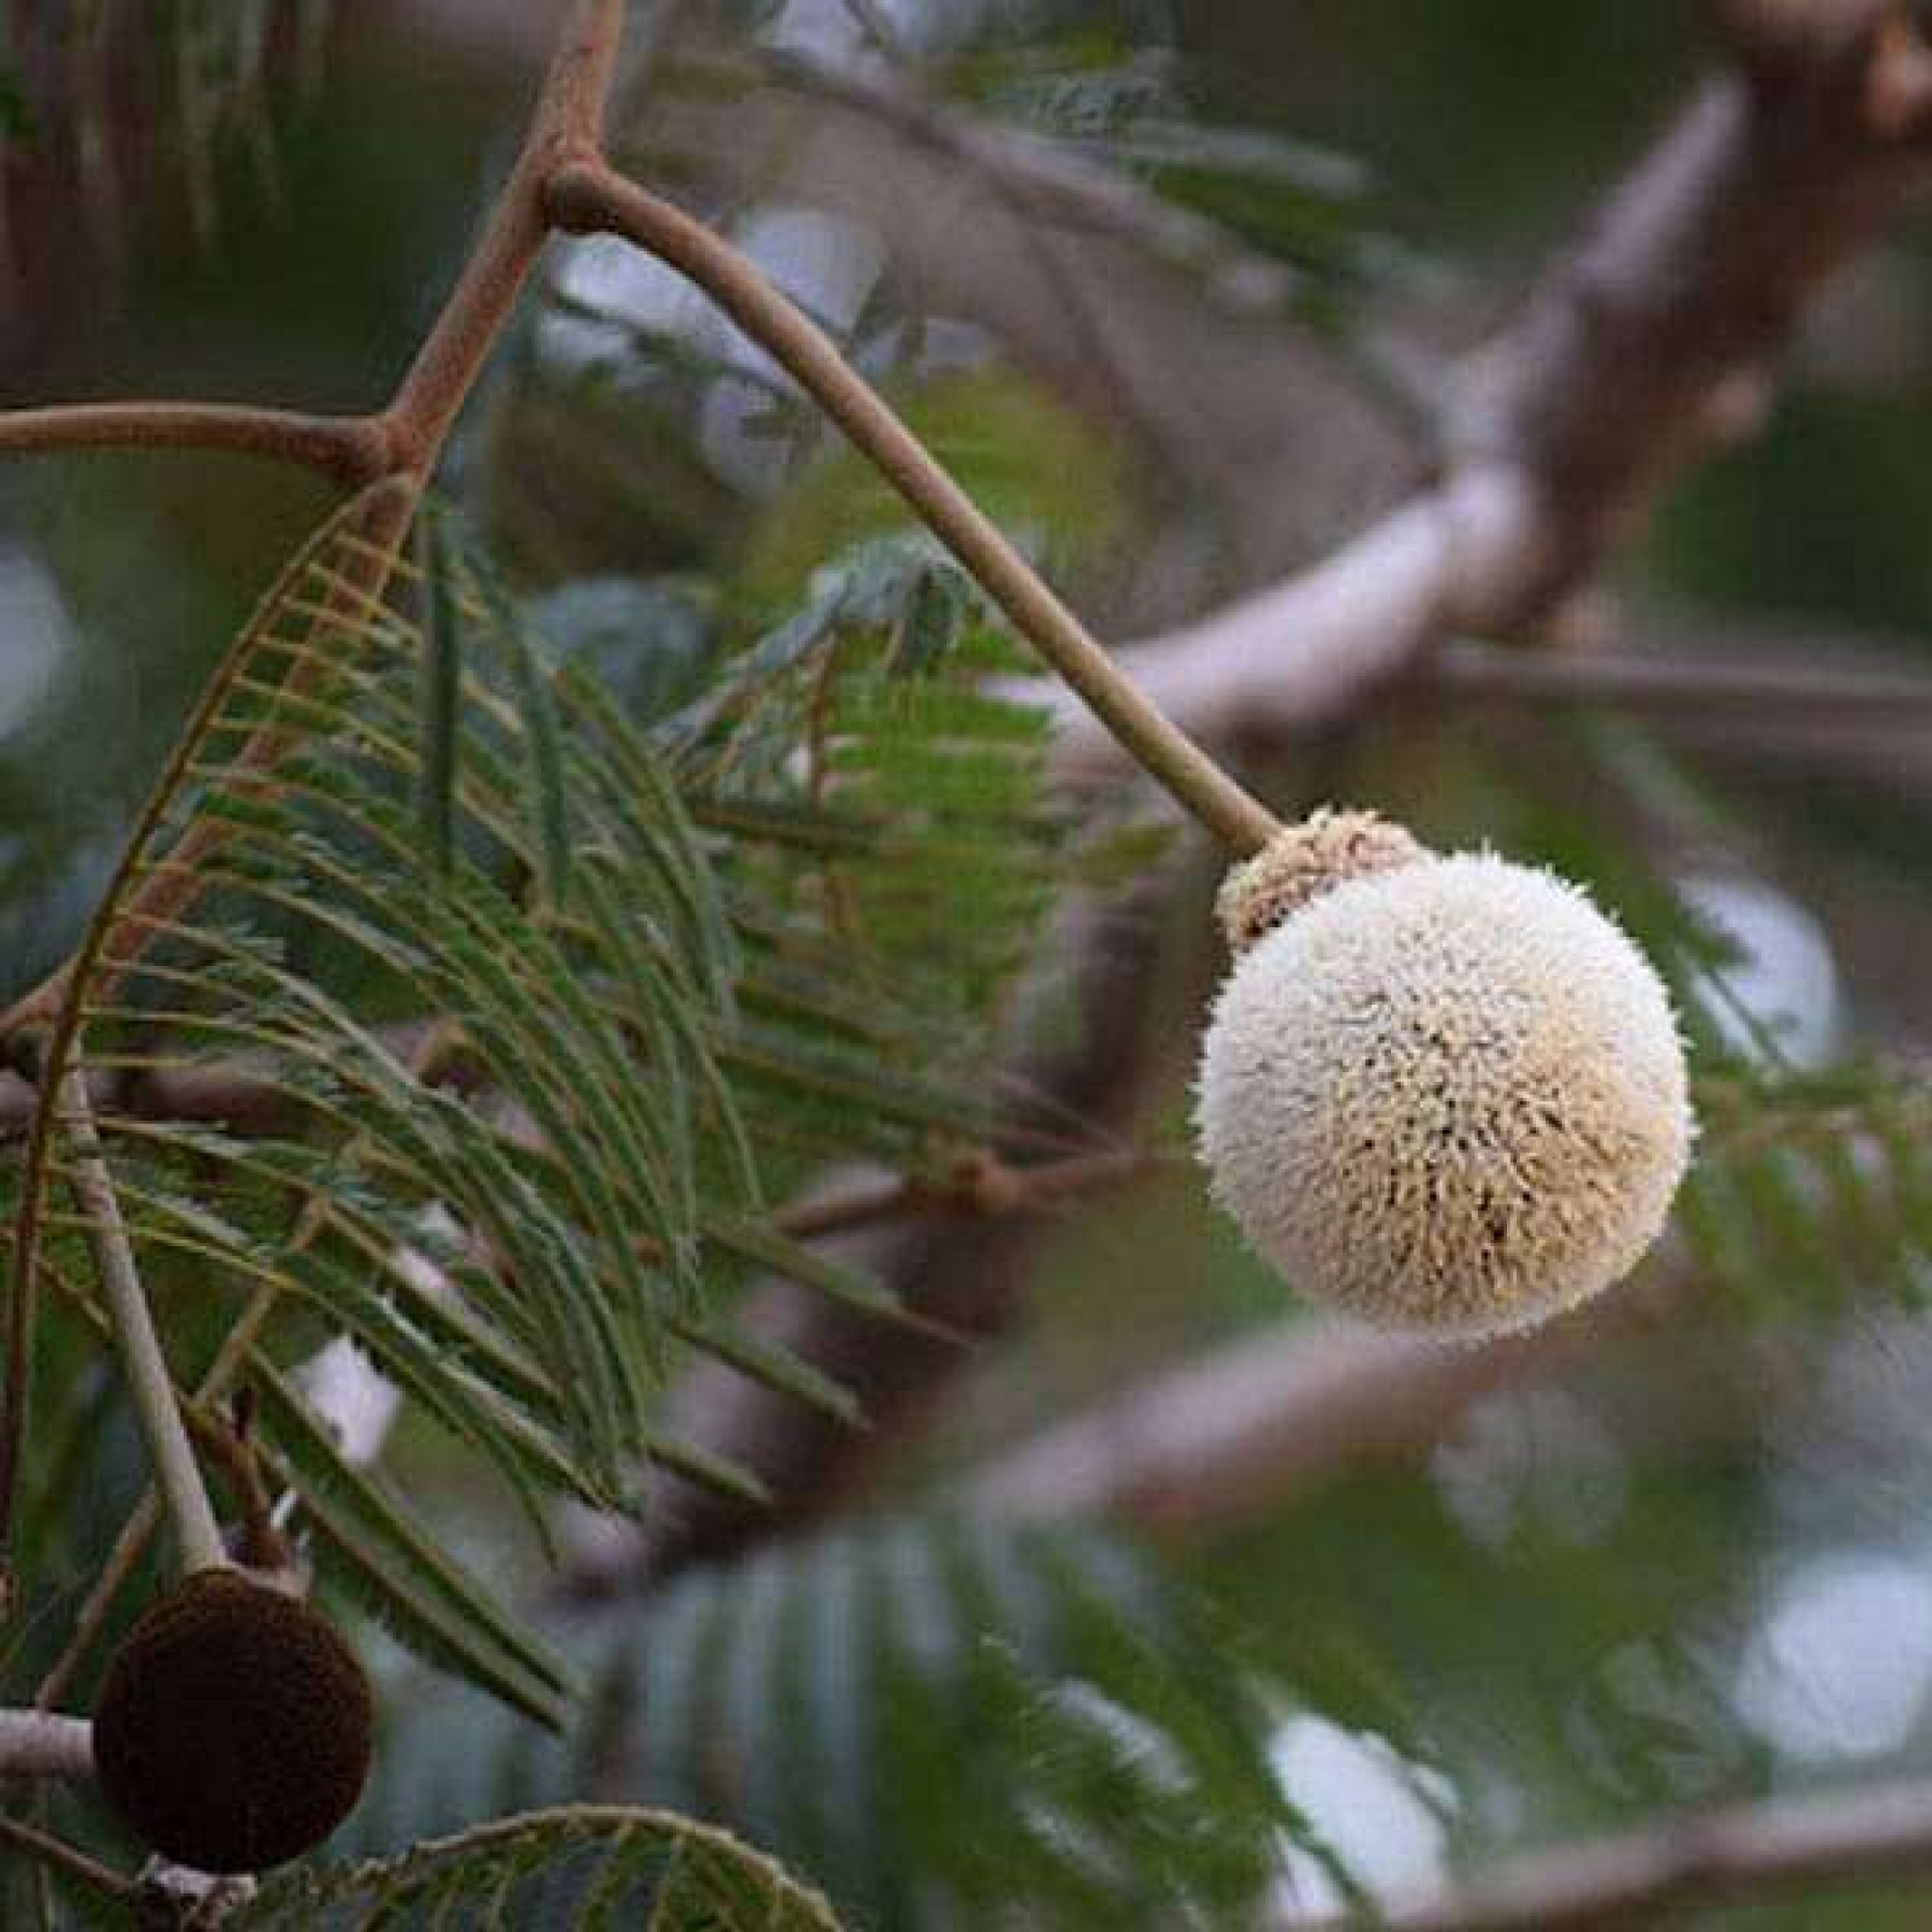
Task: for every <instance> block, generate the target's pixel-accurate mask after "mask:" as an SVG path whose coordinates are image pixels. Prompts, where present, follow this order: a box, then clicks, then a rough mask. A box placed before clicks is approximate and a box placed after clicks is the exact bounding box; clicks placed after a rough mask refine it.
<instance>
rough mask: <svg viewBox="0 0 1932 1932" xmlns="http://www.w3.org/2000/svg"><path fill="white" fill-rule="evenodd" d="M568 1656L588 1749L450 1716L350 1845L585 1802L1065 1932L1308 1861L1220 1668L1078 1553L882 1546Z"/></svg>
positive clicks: (1175, 1614)
mask: <svg viewBox="0 0 1932 1932" xmlns="http://www.w3.org/2000/svg"><path fill="white" fill-rule="evenodd" d="M564 1629H565V1631H566V1632H567V1633H568V1640H569V1641H570V1643H571V1646H572V1649H573V1651H574V1652H575V1653H576V1654H577V1656H578V1657H579V1658H580V1660H581V1661H582V1664H583V1667H584V1668H585V1669H586V1670H587V1671H588V1672H589V1673H590V1675H591V1678H592V1681H593V1683H594V1686H595V1689H594V1693H593V1695H592V1696H591V1697H590V1699H589V1700H588V1701H587V1704H586V1717H585V1720H584V1722H583V1724H582V1725H579V1727H578V1728H577V1729H576V1730H574V1731H573V1732H572V1733H571V1734H570V1735H569V1736H568V1737H567V1738H565V1739H564V1740H562V1741H561V1743H559V1744H558V1745H555V1746H549V1747H546V1749H545V1750H544V1752H543V1753H542V1755H541V1756H540V1757H536V1756H533V1755H532V1753H531V1752H530V1751H529V1750H528V1748H527V1747H526V1746H525V1745H524V1744H523V1742H522V1741H521V1740H520V1738H519V1736H518V1734H517V1731H516V1729H515V1727H514V1726H512V1725H507V1724H506V1723H504V1722H503V1721H502V1719H501V1718H500V1716H498V1715H497V1714H494V1713H489V1712H486V1711H483V1710H481V1709H479V1708H477V1707H476V1706H475V1705H474V1701H472V1702H471V1703H470V1705H469V1706H468V1708H465V1707H460V1706H458V1705H457V1704H456V1703H455V1702H454V1701H453V1700H451V1699H447V1698H446V1699H444V1700H442V1701H441V1702H440V1704H439V1705H438V1706H437V1707H436V1711H437V1716H436V1721H435V1722H434V1723H433V1724H430V1725H426V1726H425V1732H426V1734H425V1735H424V1737H423V1738H422V1740H421V1742H420V1744H419V1743H418V1742H417V1741H416V1740H415V1739H414V1738H411V1737H403V1738H399V1739H398V1740H397V1753H398V1754H397V1755H396V1757H395V1758H393V1759H392V1760H391V1761H389V1762H387V1763H385V1764H384V1765H383V1766H382V1767H381V1768H380V1770H379V1772H378V1777H377V1783H376V1787H375V1789H374V1790H373V1791H372V1793H371V1795H370V1798H369V1801H368V1804H367V1807H366V1808H365V1812H364V1814H363V1815H362V1816H360V1817H358V1819H357V1820H356V1822H355V1823H354V1824H353V1825H352V1826H351V1827H350V1831H351V1833H352V1834H353V1837H354V1840H355V1842H356V1843H357V1844H358V1845H361V1846H364V1847H369V1848H379V1847H380V1846H381V1845H383V1844H384V1843H389V1842H395V1841H396V1840H398V1839H401V1840H406V1839H407V1838H408V1837H410V1836H413V1835H415V1834H418V1833H420V1832H423V1831H439V1830H446V1829H450V1828H452V1827H453V1826H455V1825H457V1824H459V1823H461V1822H462V1821H463V1820H465V1819H466V1818H473V1817H477V1816H481V1815H486V1814H487V1813H488V1812H490V1811H493V1810H495V1809H498V1808H500V1807H501V1806H502V1805H503V1804H505V1803H506V1802H514V1803H545V1802H553V1801H554V1800H555V1799H556V1798H557V1797H559V1796H561V1795H563V1794H567V1793H570V1792H573V1791H582V1790H584V1789H586V1788H594V1789H598V1790H600V1791H604V1792H609V1793H613V1794H616V1795H621V1796H622V1797H624V1798H626V1799H631V1798H634V1799H637V1800H640V1801H643V1802H648V1803H652V1804H660V1805H664V1806H667V1807H670V1808H672V1809H674V1810H676V1811H679V1812H688V1813H691V1814H694V1815H697V1816H701V1817H705V1818H709V1819H713V1820H716V1821H717V1822H718V1823H720V1824H722V1825H724V1826H726V1827H727V1828H728V1829H731V1830H733V1831H735V1832H738V1833H741V1834H743V1835H745V1836H746V1837H748V1838H750V1839H752V1840H754V1841H755V1842H756V1843H758V1844H759V1845H761V1846H763V1847H765V1848H767V1849H769V1850H770V1851H771V1852H772V1853H773V1854H775V1855H776V1856H777V1857H779V1858H780V1859H782V1860H784V1861H785V1863H787V1864H789V1865H790V1866H792V1867H793V1868H794V1869H797V1870H800V1871H804V1872H808V1873H810V1874H811V1875H812V1876H813V1877H814V1879H816V1880H818V1881H820V1882H822V1883H823V1884H824V1885H825V1886H826V1888H827V1890H828V1891H829V1892H830V1893H831V1895H832V1897H833V1898H834V1900H835V1901H836V1902H837V1903H838V1904H839V1906H840V1907H841V1909H842V1910H845V1911H847V1912H848V1913H849V1914H850V1915H851V1916H852V1918H853V1919H854V1920H855V1921H856V1922H858V1923H862V1924H867V1925H874V1926H879V1927H881V1928H886V1927H895V1928H897V1927H916V1926H922V1925H933V1926H944V1925H951V1924H962V1923H964V1924H971V1923H978V1922H981V1920H982V1918H984V1917H987V1916H990V1915H996V1914H998V1913H1000V1912H1022V1913H1024V1914H1025V1915H1026V1917H1027V1922H1028V1923H1038V1924H1042V1925H1051V1926H1054V1927H1067V1928H1077V1927H1084V1926H1095V1927H1101V1926H1110V1925H1120V1924H1136V1925H1139V1924H1155V1923H1190V1922H1198V1923H1203V1924H1220V1923H1234V1922H1238V1919H1239V1916H1240V1910H1239V1908H1241V1907H1242V1906H1244V1905H1251V1904H1252V1903H1253V1901H1254V1900H1255V1899H1257V1898H1258V1897H1259V1896H1260V1895H1261V1892H1262V1890H1263V1888H1264V1887H1265V1886H1266V1884H1267V1882H1268V1878H1269V1874H1270V1872H1271V1870H1272V1868H1273V1863H1274V1860H1275V1858H1276V1856H1277V1849H1278V1844H1279V1842H1280V1840H1281V1838H1282V1837H1283V1835H1287V1836H1289V1837H1292V1838H1294V1839H1296V1840H1298V1841H1302V1842H1306V1840H1307V1833H1306V1830H1305V1828H1304V1827H1303V1826H1302V1825H1301V1823H1300V1821H1299V1820H1298V1819H1297V1817H1296V1816H1295V1814H1294V1812H1293V1811H1292V1809H1291V1808H1290V1807H1289V1806H1288V1805H1287V1804H1286V1803H1285V1802H1284V1800H1283V1799H1282V1797H1281V1794H1280V1791H1279V1789H1278V1787H1277V1784H1276V1781H1275V1779H1274V1776H1273V1773H1272V1771H1271V1769H1270V1767H1269V1764H1268V1760H1267V1756H1266V1750H1265V1738H1266V1734H1267V1718H1266V1713H1265V1711H1264V1710H1263V1708H1262V1706H1261V1705H1260V1703H1259V1702H1258V1701H1257V1700H1256V1699H1255V1697H1254V1696H1253V1695H1252V1693H1251V1692H1250V1691H1249V1689H1248V1688H1247V1687H1246V1685H1245V1684H1244V1682H1243V1681H1242V1679H1241V1677H1240V1675H1239V1672H1238V1670H1237V1668H1236V1667H1235V1665H1234V1664H1233V1663H1231V1662H1230V1661H1229V1659H1228V1657H1227V1654H1226V1651H1225V1648H1224V1647H1223V1646H1222V1645H1221V1644H1220V1643H1219V1642H1218V1641H1217V1640H1216V1637H1215V1635H1214V1633H1213V1632H1212V1631H1211V1630H1210V1629H1209V1628H1207V1627H1206V1626H1205V1625H1204V1624H1203V1623H1202V1622H1201V1621H1200V1620H1199V1619H1198V1618H1197V1616H1196V1614H1195V1612H1194V1610H1193V1609H1192V1608H1191V1607H1190V1606H1189V1605H1187V1604H1186V1603H1184V1602H1183V1601H1182V1600H1181V1599H1179V1598H1178V1597H1177V1596H1176V1595H1175V1594H1174V1592H1173V1590H1172V1589H1171V1588H1170V1587H1169V1586H1168V1585H1166V1584H1165V1583H1164V1582H1163V1581H1162V1580H1161V1579H1160V1578H1159V1577H1157V1576H1156V1575H1155V1573H1154V1572H1153V1571H1152V1570H1150V1569H1149V1568H1148V1567H1147V1566H1146V1565H1145V1564H1144V1563H1143V1562H1142V1561H1141V1560H1140V1559H1139V1558H1138V1557H1137V1556H1135V1555H1134V1554H1132V1553H1131V1552H1130V1551H1128V1550H1127V1549H1126V1548H1125V1547H1124V1546H1122V1545H1121V1544H1119V1543H1117V1542H1115V1541H1112V1540H1110V1539H1109V1538H1108V1537H1106V1536H1105V1535H1102V1534H1100V1533H1097V1532H1095V1531H1092V1530H1089V1529H1086V1528H1083V1527H1079V1526H1074V1525H1067V1524H1051V1525H1048V1524H1034V1525H1028V1524H1015V1523H1005V1522H997V1521H980V1520H974V1519H959V1518H952V1517H945V1516H932V1517H907V1518H903V1519H898V1520H886V1521H880V1522H876V1523H872V1524H867V1525H861V1526H859V1527H858V1528H856V1529H850V1530H845V1531H836V1532H832V1533H829V1534H826V1535H823V1536H820V1537H817V1538H814V1539H809V1540H805V1541H802V1542H797V1543H792V1544H787V1545H784V1546H780V1547H775V1548H770V1549H766V1550H763V1551H760V1552H759V1553H758V1554H756V1555H754V1556H752V1557H750V1558H749V1559H747V1560H745V1561H743V1562H741V1563H739V1564H736V1565H733V1566H731V1567H730V1568H725V1569H706V1570H698V1571H693V1572H690V1573H688V1574H686V1575H684V1576H681V1577H680V1578H678V1579H677V1580H676V1581H675V1582H674V1583H672V1584H670V1585H669V1586H667V1587H665V1588H664V1589H663V1590H661V1591H660V1592H658V1593H657V1594H656V1595H655V1596H653V1597H650V1598H647V1599H645V1601H644V1602H643V1603H642V1604H635V1603H626V1604H625V1605H624V1606H623V1608H622V1609H621V1612H617V1613H612V1614H610V1615H607V1616H605V1617H602V1618H582V1617H580V1618H578V1619H576V1620H574V1621H573V1622H572V1623H570V1624H567V1625H565V1626H564ZM452 1726H454V1729H452ZM427 1733H433V1736H432V1735H430V1734H427ZM453 1736H456V1737H460V1739H461V1748H460V1749H455V1748H453V1747H452V1744H451V1739H452V1737H453ZM456 1760H460V1763H459V1762H457V1761H456ZM1311 1849H1313V1850H1314V1853H1315V1856H1317V1857H1320V1856H1321V1854H1320V1852H1319V1849H1318V1848H1311ZM1190 1913H1191V1914H1193V1915H1194V1916H1193V1917H1192V1918H1189V1917H1188V1916H1187V1915H1188V1914H1190Z"/></svg>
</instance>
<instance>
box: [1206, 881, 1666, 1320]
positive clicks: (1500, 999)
mask: <svg viewBox="0 0 1932 1932" xmlns="http://www.w3.org/2000/svg"><path fill="white" fill-rule="evenodd" d="M1687 1085H1688V1083H1687V1078H1686V1073H1685V1066H1684V1053H1683V1046H1682V1042H1681V1041H1680V1039H1679V1037H1678V1033H1677V1028H1676V1024H1675V1022H1674V1020H1673V1017H1672V1014H1671V1008H1670V1002H1669V999H1668V996H1667V995H1666V994H1665V991H1664V988H1663V985H1662V983H1661V982H1660V981H1659V980H1658V978H1657V975H1656V973H1655V972H1654V971H1653V970H1652V968H1651V966H1650V965H1649V963H1648V961H1646V960H1645V958H1644V957H1643V955H1642V953H1640V952H1639V951H1638V949H1637V948H1636V946H1635V945H1634V944H1633V943H1632V942H1631V941H1630V940H1629V938H1627V937H1626V936H1625V934H1624V933H1623V932H1622V931H1621V930H1620V929H1619V928H1618V927H1617V926H1615V925H1614V924H1613V923H1612V922H1611V921H1610V920H1609V919H1608V918H1606V917H1605V916H1604V915H1603V914H1602V913H1601V912H1599V911H1598V910H1597V909H1596V908H1595V907H1594V906H1593V905H1592V904H1591V903H1590V901H1589V900H1588V898H1587V897H1585V895H1584V894H1583V893H1582V892H1581V891H1580V890H1579V889H1577V888H1576V887H1574V886H1571V885H1568V884H1566V883H1565V882H1564V881H1562V880H1560V879H1558V878H1556V877H1555V876H1554V875H1553V874H1550V873H1546V872H1538V871H1533V870H1531V869H1529V868H1526V867H1523V866H1516V865H1511V864H1509V863H1507V862H1506V861H1504V860H1501V859H1497V858H1493V857H1488V856H1473V855H1466V856H1459V857H1454V858H1447V859H1429V858H1423V859H1421V860H1420V861H1419V862H1417V863H1412V864H1409V865H1406V866H1403V867H1401V868H1399V869H1397V870H1392V871H1382V872H1379V873H1375V874H1373V875H1372V876H1365V877H1358V878H1355V879H1353V880H1350V881H1347V882H1345V883H1343V884H1341V885H1338V886H1336V887H1334V888H1333V889H1332V890H1330V891H1328V892H1326V893H1324V894H1322V895H1321V897H1319V898H1317V899H1315V900H1313V901H1312V902H1309V903H1305V904H1304V905H1303V906H1302V907H1301V909H1299V910H1297V911H1295V912H1293V913H1291V914H1290V915H1289V916H1288V917H1287V918H1286V919H1285V920H1284V921H1283V922H1282V923H1281V924H1280V925H1278V926H1277V927H1276V928H1275V929H1274V930H1273V931H1270V932H1267V933H1265V934H1264V936H1263V937H1261V938H1260V939H1259V940H1258V941H1257V942H1256V943H1255V944H1254V945H1253V946H1252V947H1251V948H1250V949H1249V950H1248V951H1247V952H1246V953H1244V954H1243V955H1242V956H1241V957H1240V958H1239V959H1238V960H1237V962H1236V964H1235V968H1234V971H1233V972H1232V974H1231V975H1230V976H1229V979H1228V981H1227V984H1226V985H1225V986H1224V987H1223V989H1222V991H1221V995H1220V998H1219V1001H1218V1002H1217V1005H1216V1007H1215V1011H1214V1016H1213V1020H1212V1023H1211V1025H1210V1026H1209V1029H1208V1032H1207V1036H1206V1039H1205V1042H1204V1045H1203V1052H1202V1060H1201V1070H1200V1080H1199V1093H1198V1101H1197V1109H1196V1117H1197V1124H1198V1128H1199V1134H1200V1146H1201V1152H1202V1155H1203V1157H1204V1158H1205V1160H1206V1163H1207V1166H1208V1169H1209V1171H1210V1173H1211V1174H1212V1177H1213V1185H1214V1191H1215V1194H1216V1196H1217V1197H1218V1198H1219V1199H1220V1201H1221V1203H1222V1204H1223V1205H1224V1206H1225V1207H1226V1208H1227V1209H1228V1210H1229V1212H1230V1213H1232V1214H1233V1216H1234V1217H1235V1219H1236V1220H1237V1221H1238V1222H1239V1223H1240V1224H1241V1226H1242V1228H1243V1230H1244V1231H1245V1232H1246V1234H1247V1236H1248V1238H1249V1240H1250V1241H1251V1242H1252V1243H1253V1244H1254V1246H1255V1247H1256V1248H1257V1249H1258V1250H1260V1252H1261V1253H1262V1254H1264V1255H1265V1256H1266V1257H1267V1258H1268V1259H1269V1260H1270V1261H1272V1262H1273V1263H1274V1264H1275V1266H1276V1267H1278V1268H1279V1269H1280V1270H1281V1271H1282V1273H1283V1274H1284V1275H1285V1276H1286V1277H1287V1278H1288V1280H1289V1281H1290V1282H1292V1283H1293V1284H1294V1285H1295V1286H1296V1287H1298V1288H1300V1289H1302V1290H1303V1291H1305V1292H1306V1293H1307V1294H1309V1295H1311V1296H1313V1297H1315V1298H1316V1299H1318V1300H1320V1301H1323V1302H1327V1303H1330V1304H1332V1305H1333V1306H1335V1307H1338V1308H1340V1309H1342V1310H1344V1311H1347V1312H1349V1313H1351V1314H1354V1315H1357V1316H1359V1317H1361V1318H1362V1319H1365V1320H1368V1321H1371V1322H1374V1323H1377V1324H1378V1325H1381V1326H1385V1327H1394V1328H1406V1329H1412V1330H1420V1331H1424V1332H1428V1333H1431V1334H1436V1335H1441V1336H1449V1337H1467V1338H1473V1337H1478V1336H1484V1335H1493V1334H1499V1333H1502V1332H1505V1331H1507V1330H1510V1329H1515V1328H1522V1327H1527V1326H1529V1325H1531V1324H1533V1323H1535V1322H1537V1321H1541V1320H1543V1319H1545V1318H1546V1317H1548V1316H1550V1315H1553V1314H1556V1313H1558V1312H1559V1311H1563V1310H1565V1309H1569V1308H1572V1307H1574V1306H1576V1305H1577V1304H1578V1303H1580V1302H1583V1301H1586V1300H1587V1299H1588V1298H1589V1297H1590V1296H1592V1295H1595V1294H1596V1293H1598V1291H1600V1290H1601V1289H1603V1288H1606V1287H1607V1286H1609V1284H1610V1283H1612V1282H1614V1281H1616V1280H1618V1279H1619V1278H1620V1277H1621V1276H1622V1275H1624V1274H1625V1273H1627V1272H1628V1271H1629V1269H1630V1268H1631V1267H1632V1266H1633V1265H1634V1264H1635V1262H1636V1261H1637V1259H1638V1258H1639V1257H1640V1256H1641V1255H1642V1254H1643V1252H1644V1250H1645V1249H1646V1248H1647V1247H1648V1246H1649V1245H1650V1243H1651V1242H1652V1241H1653V1240H1654V1239H1655V1238H1656V1236H1657V1234H1658V1232H1659V1231H1660V1229H1661V1228H1662V1226H1663V1222H1664V1217H1665V1215H1666V1213H1667V1212H1668V1210H1669V1207H1670V1202H1671V1197H1672V1195H1673V1194H1674V1193H1675V1192H1676V1189H1677V1183H1678V1181H1679V1179H1680V1178H1681V1177H1682V1174H1683V1172H1684V1167H1685V1163H1686V1161H1687V1159H1688V1156H1689V1151H1690V1144H1691V1138H1692V1132H1693V1128H1692V1120H1691V1111H1690V1105H1689V1100H1688V1093H1687Z"/></svg>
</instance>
